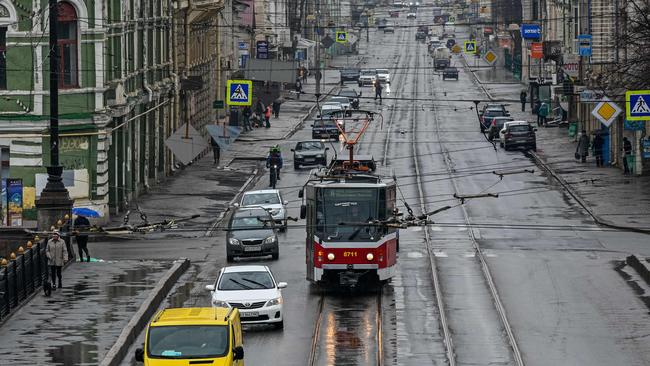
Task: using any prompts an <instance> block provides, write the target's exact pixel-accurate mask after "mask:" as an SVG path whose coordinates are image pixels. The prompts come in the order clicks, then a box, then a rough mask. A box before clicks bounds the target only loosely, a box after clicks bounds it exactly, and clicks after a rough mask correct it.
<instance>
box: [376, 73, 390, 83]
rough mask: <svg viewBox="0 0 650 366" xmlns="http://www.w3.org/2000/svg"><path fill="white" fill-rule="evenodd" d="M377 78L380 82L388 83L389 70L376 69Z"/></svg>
mask: <svg viewBox="0 0 650 366" xmlns="http://www.w3.org/2000/svg"><path fill="white" fill-rule="evenodd" d="M377 79H378V80H379V81H381V82H382V83H387V84H390V71H388V69H377Z"/></svg>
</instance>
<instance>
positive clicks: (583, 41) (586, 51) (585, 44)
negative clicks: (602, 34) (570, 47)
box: [578, 34, 592, 57]
mask: <svg viewBox="0 0 650 366" xmlns="http://www.w3.org/2000/svg"><path fill="white" fill-rule="evenodd" d="M591 52H592V51H591V34H579V35H578V54H579V55H580V56H582V57H591Z"/></svg>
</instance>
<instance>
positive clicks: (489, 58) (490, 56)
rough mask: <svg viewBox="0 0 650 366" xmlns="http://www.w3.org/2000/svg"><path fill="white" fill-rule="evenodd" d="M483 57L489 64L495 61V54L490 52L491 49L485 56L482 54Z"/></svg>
mask: <svg viewBox="0 0 650 366" xmlns="http://www.w3.org/2000/svg"><path fill="white" fill-rule="evenodd" d="M483 59H484V60H485V61H486V62H487V63H488V64H490V65H494V63H495V62H496V61H497V54H496V53H494V52H492V51H487V53H486V54H485V56H483Z"/></svg>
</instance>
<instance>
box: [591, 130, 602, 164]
mask: <svg viewBox="0 0 650 366" xmlns="http://www.w3.org/2000/svg"><path fill="white" fill-rule="evenodd" d="M604 145H605V139H604V138H603V136H601V135H600V133H596V136H594V140H593V141H592V142H591V146H592V147H593V149H594V157H595V158H596V166H598V167H600V166H603V146H604Z"/></svg>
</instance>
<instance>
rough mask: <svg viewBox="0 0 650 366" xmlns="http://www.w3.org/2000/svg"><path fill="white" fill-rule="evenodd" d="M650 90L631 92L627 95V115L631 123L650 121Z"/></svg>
mask: <svg viewBox="0 0 650 366" xmlns="http://www.w3.org/2000/svg"><path fill="white" fill-rule="evenodd" d="M648 102H650V90H629V91H627V92H626V93H625V114H626V117H627V118H626V119H627V120H629V121H648V120H650V106H648Z"/></svg>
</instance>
